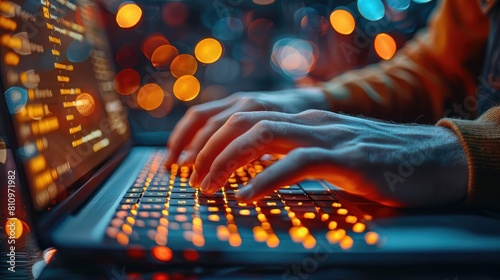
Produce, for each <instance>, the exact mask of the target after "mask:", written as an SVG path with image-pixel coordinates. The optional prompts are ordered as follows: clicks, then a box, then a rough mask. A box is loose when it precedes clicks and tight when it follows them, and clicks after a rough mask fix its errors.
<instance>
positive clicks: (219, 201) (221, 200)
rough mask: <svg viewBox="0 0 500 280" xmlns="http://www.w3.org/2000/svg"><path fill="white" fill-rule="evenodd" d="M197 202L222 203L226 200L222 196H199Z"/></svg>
mask: <svg viewBox="0 0 500 280" xmlns="http://www.w3.org/2000/svg"><path fill="white" fill-rule="evenodd" d="M198 203H200V204H203V205H224V204H225V203H226V202H225V201H224V199H222V198H217V197H215V198H206V197H200V198H198Z"/></svg>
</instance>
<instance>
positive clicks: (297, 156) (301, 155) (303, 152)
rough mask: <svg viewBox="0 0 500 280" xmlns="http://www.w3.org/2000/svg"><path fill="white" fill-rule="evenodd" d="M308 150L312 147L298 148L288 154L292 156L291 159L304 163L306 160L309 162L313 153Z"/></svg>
mask: <svg viewBox="0 0 500 280" xmlns="http://www.w3.org/2000/svg"><path fill="white" fill-rule="evenodd" d="M308 150H310V149H307V148H297V149H295V150H293V151H292V152H290V154H289V155H288V156H289V157H290V159H291V160H292V161H294V162H297V163H299V164H302V163H304V162H309V161H310V158H311V156H310V155H311V154H310V152H309V151H308Z"/></svg>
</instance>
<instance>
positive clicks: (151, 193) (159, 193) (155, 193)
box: [143, 191, 168, 197]
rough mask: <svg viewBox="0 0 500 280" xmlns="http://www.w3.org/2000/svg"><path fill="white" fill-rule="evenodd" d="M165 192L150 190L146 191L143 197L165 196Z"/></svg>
mask: <svg viewBox="0 0 500 280" xmlns="http://www.w3.org/2000/svg"><path fill="white" fill-rule="evenodd" d="M167 195H168V193H167V192H150V191H147V192H145V193H144V195H143V196H144V197H167Z"/></svg>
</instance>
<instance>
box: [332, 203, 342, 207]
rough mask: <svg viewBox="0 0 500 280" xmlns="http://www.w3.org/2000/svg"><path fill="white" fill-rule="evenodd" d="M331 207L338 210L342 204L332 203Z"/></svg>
mask: <svg viewBox="0 0 500 280" xmlns="http://www.w3.org/2000/svg"><path fill="white" fill-rule="evenodd" d="M332 207H335V208H340V207H342V204H340V203H338V202H334V203H332Z"/></svg>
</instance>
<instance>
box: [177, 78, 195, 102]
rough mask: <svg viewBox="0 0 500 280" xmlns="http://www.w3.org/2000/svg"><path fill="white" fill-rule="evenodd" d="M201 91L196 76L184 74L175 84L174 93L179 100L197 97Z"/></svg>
mask: <svg viewBox="0 0 500 280" xmlns="http://www.w3.org/2000/svg"><path fill="white" fill-rule="evenodd" d="M198 93H200V82H199V81H198V79H196V77H194V76H190V75H186V76H182V77H180V78H179V79H177V81H175V84H174V95H175V97H177V98H178V99H179V100H182V101H190V100H193V99H195V98H196V96H198Z"/></svg>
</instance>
